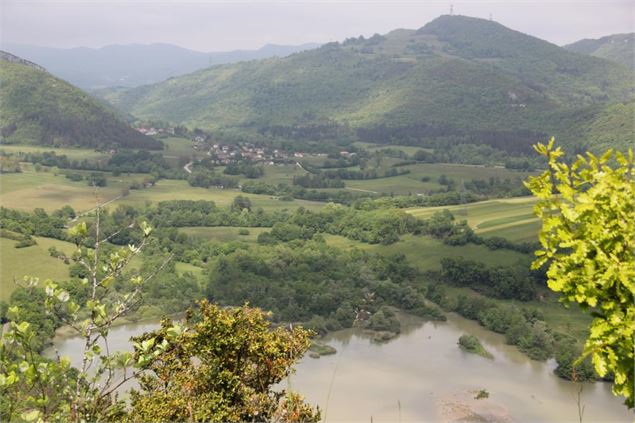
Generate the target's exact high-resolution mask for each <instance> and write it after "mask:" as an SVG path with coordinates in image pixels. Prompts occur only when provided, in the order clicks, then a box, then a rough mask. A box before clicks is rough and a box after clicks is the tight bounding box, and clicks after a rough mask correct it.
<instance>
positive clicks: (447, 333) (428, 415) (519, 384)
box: [49, 314, 634, 422]
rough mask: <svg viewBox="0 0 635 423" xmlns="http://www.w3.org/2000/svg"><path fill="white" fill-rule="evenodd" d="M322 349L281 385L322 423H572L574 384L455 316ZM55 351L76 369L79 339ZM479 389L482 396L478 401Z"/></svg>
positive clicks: (596, 414)
mask: <svg viewBox="0 0 635 423" xmlns="http://www.w3.org/2000/svg"><path fill="white" fill-rule="evenodd" d="M154 327H156V323H144V324H137V325H127V326H120V327H117V328H115V329H113V330H112V331H111V336H110V338H109V339H110V340H111V342H110V344H111V345H110V348H111V350H114V349H123V348H125V347H126V346H129V344H128V342H127V340H128V338H129V337H130V336H133V335H136V334H139V333H141V332H144V331H148V330H151V329H153V328H154ZM464 333H469V334H472V335H475V336H477V337H478V338H479V339H480V340H481V343H482V344H483V346H484V347H485V348H486V349H487V350H488V351H490V352H491V353H492V354H493V355H494V359H493V360H488V359H486V358H483V357H480V356H478V355H474V354H470V353H466V352H464V351H462V350H461V349H459V348H458V346H457V340H458V338H459V336H461V335H462V334H464ZM325 341H326V342H328V343H329V344H330V345H332V346H334V347H335V348H336V349H337V351H338V352H337V354H334V355H330V356H323V357H321V358H319V359H314V358H310V357H308V356H306V357H304V358H303V359H302V360H301V361H300V362H299V363H298V364H297V365H296V373H295V374H293V375H292V376H290V377H289V378H288V380H287V381H286V382H285V384H288V385H289V386H290V387H291V389H293V390H295V391H298V392H300V393H302V394H303V395H304V396H305V397H306V399H307V401H308V402H310V403H313V404H318V405H319V406H320V408H321V409H322V416H323V418H324V419H325V420H326V421H332V422H336V421H366V422H369V421H373V422H379V421H447V422H450V421H475V422H476V421H478V422H487V421H489V422H511V421H513V422H546V421H549V422H574V421H576V422H577V421H578V406H577V392H578V387H579V385H576V384H573V383H571V382H567V381H565V380H562V379H560V378H558V377H556V376H555V375H554V374H553V369H554V367H555V363H554V362H553V360H551V361H548V362H546V363H543V362H537V361H534V360H530V359H528V358H527V357H526V356H525V355H524V354H522V353H520V352H519V351H518V350H517V349H516V348H515V347H512V346H509V345H506V344H505V341H504V338H503V336H501V335H499V334H495V333H493V332H490V331H488V330H486V329H484V328H482V327H481V326H479V325H478V324H477V323H476V322H473V321H470V320H467V319H464V318H462V317H460V316H457V315H454V314H449V315H448V321H447V322H429V321H423V320H421V319H418V318H414V317H406V318H404V320H403V322H402V334H401V335H400V336H399V337H397V338H396V339H394V340H392V341H390V342H388V343H384V344H376V343H373V342H371V341H370V339H369V338H368V337H367V336H365V335H364V334H363V333H361V332H360V331H357V330H354V329H349V330H343V331H338V332H334V333H332V334H330V335H328V336H327V337H326V338H325ZM55 346H56V348H57V349H58V350H59V352H60V354H61V355H66V356H69V357H70V358H71V361H72V362H73V364H75V365H77V364H78V363H79V362H80V359H81V342H80V340H79V339H77V338H65V339H57V340H56V341H55ZM49 353H50V351H49ZM480 389H485V390H487V391H488V392H489V398H487V399H480V400H476V399H475V398H474V396H475V393H476V392H477V391H478V390H480ZM580 400H581V404H582V405H583V406H584V414H583V421H584V422H611V421H614V422H632V421H633V418H634V417H633V413H631V412H629V411H628V410H627V409H626V408H625V407H624V406H623V405H622V401H621V400H620V399H619V398H616V397H614V396H613V395H612V394H611V391H610V385H609V384H607V383H585V384H583V389H582V393H581V395H580Z"/></svg>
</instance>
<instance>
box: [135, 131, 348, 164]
mask: <svg viewBox="0 0 635 423" xmlns="http://www.w3.org/2000/svg"><path fill="white" fill-rule="evenodd" d="M136 129H137V131H139V132H141V133H142V134H144V135H148V136H156V137H158V138H160V137H161V136H178V135H177V132H178V131H177V130H176V128H174V127H167V128H157V127H154V126H142V127H139V128H136ZM185 137H186V138H189V139H190V140H191V141H192V149H194V150H195V151H199V152H205V153H206V154H207V155H208V156H209V157H210V159H211V160H212V162H213V163H214V164H215V165H220V166H224V165H227V164H229V163H233V162H236V161H241V160H247V161H250V162H253V163H261V164H265V165H274V164H280V163H286V162H289V161H290V160H291V161H295V160H297V159H302V158H304V157H305V155H306V153H303V152H294V153H289V152H286V151H281V150H279V149H272V148H268V147H262V146H257V145H255V144H252V143H238V144H223V143H219V142H215V141H212V137H211V135H209V134H205V133H203V132H202V131H199V132H195V133H188V134H187V135H186V136H185ZM342 153H345V154H346V155H348V154H349V153H348V152H342ZM316 156H320V157H326V154H316Z"/></svg>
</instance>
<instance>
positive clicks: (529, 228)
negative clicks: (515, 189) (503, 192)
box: [406, 197, 540, 241]
mask: <svg viewBox="0 0 635 423" xmlns="http://www.w3.org/2000/svg"><path fill="white" fill-rule="evenodd" d="M535 203H536V200H535V198H533V197H517V198H510V199H498V200H488V201H481V202H478V203H471V204H464V205H459V206H445V207H425V208H413V209H407V210H406V211H407V212H408V213H410V214H412V215H413V216H416V217H419V218H426V217H430V216H431V215H432V214H433V213H435V212H436V211H439V210H443V209H447V210H450V211H451V212H452V213H453V214H454V215H455V216H456V218H457V219H465V220H467V223H468V224H469V225H470V226H471V227H472V228H473V229H474V230H475V232H476V233H478V234H480V235H483V236H502V237H504V238H507V239H509V240H512V241H533V240H536V237H537V234H538V230H539V229H540V221H539V219H538V218H537V217H535V216H534V215H533V206H534V204H535Z"/></svg>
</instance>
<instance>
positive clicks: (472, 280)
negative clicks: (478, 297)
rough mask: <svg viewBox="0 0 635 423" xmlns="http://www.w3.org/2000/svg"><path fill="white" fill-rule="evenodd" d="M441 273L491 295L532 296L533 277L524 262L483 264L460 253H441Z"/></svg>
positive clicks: (533, 291) (523, 297) (528, 298)
mask: <svg viewBox="0 0 635 423" xmlns="http://www.w3.org/2000/svg"><path fill="white" fill-rule="evenodd" d="M441 277H442V278H443V279H444V280H445V281H447V282H449V283H451V284H453V285H457V286H462V287H468V288H472V289H473V290H475V291H477V292H480V293H482V294H485V295H488V296H491V297H495V298H504V299H516V300H521V301H529V300H532V299H534V298H535V296H536V287H537V281H536V280H535V279H534V277H533V276H532V275H531V274H530V273H529V270H528V269H527V268H526V267H525V266H505V267H503V266H499V267H487V266H485V265H484V264H483V263H482V262H477V261H474V260H467V259H464V258H463V257H445V258H442V259H441Z"/></svg>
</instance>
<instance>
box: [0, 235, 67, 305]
mask: <svg viewBox="0 0 635 423" xmlns="http://www.w3.org/2000/svg"><path fill="white" fill-rule="evenodd" d="M34 238H35V240H36V241H37V244H36V245H32V246H30V247H26V248H15V247H14V246H15V244H16V243H17V241H13V240H10V239H7V238H0V300H7V299H8V298H9V296H10V295H11V292H13V290H14V289H15V288H16V284H15V283H14V280H16V281H22V280H23V278H24V276H34V277H38V278H40V279H41V280H44V279H53V280H64V279H67V278H68V265H67V264H64V262H63V261H62V260H60V259H58V258H55V257H51V256H50V255H49V253H48V249H49V248H50V247H55V248H56V249H58V250H60V251H63V252H64V253H65V254H66V255H67V256H70V255H72V254H73V252H74V251H75V245H73V244H71V243H70V242H64V241H59V240H57V239H51V238H41V237H34Z"/></svg>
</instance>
